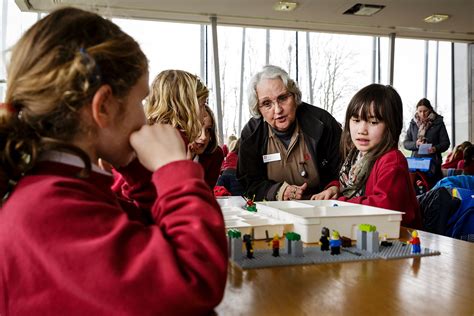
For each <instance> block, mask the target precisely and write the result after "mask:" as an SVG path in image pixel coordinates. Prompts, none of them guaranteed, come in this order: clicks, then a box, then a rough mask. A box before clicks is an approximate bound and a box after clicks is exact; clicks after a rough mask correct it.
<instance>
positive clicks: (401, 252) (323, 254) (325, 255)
mask: <svg viewBox="0 0 474 316" xmlns="http://www.w3.org/2000/svg"><path fill="white" fill-rule="evenodd" d="M245 254H246V252H245V249H244V250H243V251H242V256H241V257H240V258H238V259H236V260H231V262H233V263H234V264H236V265H237V266H239V267H240V268H242V269H255V268H268V267H279V266H292V265H305V264H306V265H307V264H324V263H336V262H350V261H365V260H380V259H385V260H387V259H399V258H416V257H426V256H438V255H440V254H441V253H440V252H439V251H437V250H432V249H429V248H421V253H412V246H411V245H407V244H405V243H402V242H400V241H398V240H394V241H392V246H391V247H384V246H380V251H379V252H376V253H370V252H368V251H365V250H359V249H357V248H356V247H349V248H341V254H340V255H331V252H330V251H321V249H320V247H319V246H317V247H316V246H309V247H305V248H303V257H293V256H292V255H289V254H286V253H285V250H284V249H283V248H282V249H280V256H279V257H273V256H272V250H271V249H257V250H255V251H254V253H253V255H254V258H253V259H249V258H247V257H246V256H245Z"/></svg>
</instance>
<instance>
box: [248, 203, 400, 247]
mask: <svg viewBox="0 0 474 316" xmlns="http://www.w3.org/2000/svg"><path fill="white" fill-rule="evenodd" d="M256 204H257V210H258V212H259V213H260V214H262V215H265V216H268V217H271V218H274V219H277V220H281V221H283V222H290V223H292V224H293V227H292V231H294V232H296V233H298V234H300V235H301V240H302V241H303V242H306V243H314V242H319V238H320V237H321V230H322V228H323V227H327V228H329V230H333V229H334V230H337V231H339V233H340V234H341V236H346V237H349V238H351V239H353V240H355V239H357V230H358V226H359V224H371V225H375V226H376V227H377V231H378V232H379V236H381V237H384V236H385V235H387V238H399V235H400V222H401V220H402V214H404V213H403V212H397V211H391V210H387V209H383V208H378V207H372V206H366V205H360V204H354V203H348V202H341V201H337V200H325V201H309V200H308V201H306V200H305V201H271V202H257V203H256ZM290 229H291V227H290Z"/></svg>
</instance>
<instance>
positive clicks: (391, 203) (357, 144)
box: [312, 84, 420, 228]
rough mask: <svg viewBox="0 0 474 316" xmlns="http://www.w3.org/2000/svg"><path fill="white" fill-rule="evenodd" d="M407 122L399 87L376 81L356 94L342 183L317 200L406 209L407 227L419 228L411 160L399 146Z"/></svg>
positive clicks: (345, 144) (346, 136)
mask: <svg viewBox="0 0 474 316" xmlns="http://www.w3.org/2000/svg"><path fill="white" fill-rule="evenodd" d="M402 126H403V106H402V100H401V98H400V96H399V95H398V93H397V92H396V91H395V89H393V88H392V87H390V86H383V85H380V84H371V85H369V86H367V87H365V88H363V89H361V90H360V91H359V92H357V93H356V94H355V95H354V97H353V98H352V100H351V101H350V103H349V106H348V108H347V112H346V118H345V124H344V131H343V133H342V137H341V151H342V157H343V158H344V159H345V160H344V162H343V164H342V168H341V170H340V173H339V181H333V182H332V183H330V185H329V186H328V188H327V189H326V190H325V191H323V192H321V193H319V194H315V195H313V197H312V199H314V200H320V199H335V198H338V199H339V200H342V201H347V202H352V203H358V204H364V205H370V206H375V207H381V208H386V209H390V210H395V211H400V212H405V214H404V215H403V219H402V225H404V226H408V227H413V228H418V227H419V225H420V218H419V212H418V202H417V200H416V196H415V191H414V188H413V185H412V184H411V180H410V175H409V172H408V164H407V160H406V158H405V156H403V154H402V152H401V151H400V150H398V148H397V147H398V140H399V137H400V133H401V130H402Z"/></svg>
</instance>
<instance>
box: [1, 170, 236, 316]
mask: <svg viewBox="0 0 474 316" xmlns="http://www.w3.org/2000/svg"><path fill="white" fill-rule="evenodd" d="M79 170H80V168H78V167H75V166H72V165H71V164H65V163H60V162H51V161H46V162H41V163H40V164H39V165H38V166H37V168H35V170H33V172H31V174H29V175H27V176H25V177H23V178H22V179H21V180H20V181H19V182H18V184H17V186H16V187H15V190H14V192H13V193H12V194H11V196H10V197H9V199H8V200H7V201H6V203H5V204H4V205H3V207H2V209H1V210H0V258H1V264H0V315H2V316H9V315H177V314H179V315H202V314H208V313H209V312H210V311H211V310H212V309H213V308H214V307H215V306H216V305H217V304H218V303H219V302H220V301H221V299H222V296H223V293H224V288H225V282H226V276H227V275H226V269H227V247H226V238H225V229H224V222H223V218H222V214H221V212H220V209H219V206H218V205H217V203H216V201H215V199H214V197H213V196H212V193H211V191H210V190H209V187H208V186H207V185H206V183H205V182H204V181H203V171H202V168H201V167H199V166H198V165H197V164H196V163H193V162H192V161H177V162H173V163H170V164H167V165H165V166H163V167H161V168H160V169H158V170H157V171H156V172H154V173H153V175H152V177H151V181H152V182H153V184H154V186H155V187H156V188H157V189H156V191H157V193H159V194H157V195H158V198H157V200H156V201H155V202H154V203H153V206H152V207H151V209H149V210H144V209H139V208H138V207H137V205H139V204H140V203H138V204H137V203H130V201H125V200H119V199H117V198H116V196H115V194H114V193H113V192H112V191H111V189H110V186H111V184H112V182H113V178H112V177H111V176H110V175H105V174H101V173H100V172H92V174H91V176H90V177H89V178H88V179H78V178H76V177H75V175H76V174H77V172H78V171H79ZM145 204H146V203H145ZM146 212H147V213H149V218H152V220H153V223H152V224H145V223H144V222H145V221H144V220H142V219H141V218H142V216H141V215H143V214H144V213H146Z"/></svg>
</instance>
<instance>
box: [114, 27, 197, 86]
mask: <svg viewBox="0 0 474 316" xmlns="http://www.w3.org/2000/svg"><path fill="white" fill-rule="evenodd" d="M113 22H114V23H116V24H118V25H119V26H120V27H121V28H122V29H123V30H124V31H125V32H126V33H127V34H129V35H130V36H132V37H133V38H134V39H135V40H136V41H137V42H138V43H139V44H140V47H141V48H142V50H143V52H144V53H145V55H146V56H147V58H148V60H149V70H150V82H151V81H153V79H154V78H155V77H156V75H158V74H159V73H160V72H161V71H163V70H166V69H181V70H186V71H188V72H190V73H193V74H195V75H199V74H200V65H201V64H200V63H201V55H200V44H201V41H200V38H201V33H200V25H198V24H183V23H167V22H155V21H145V20H128V19H113Z"/></svg>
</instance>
